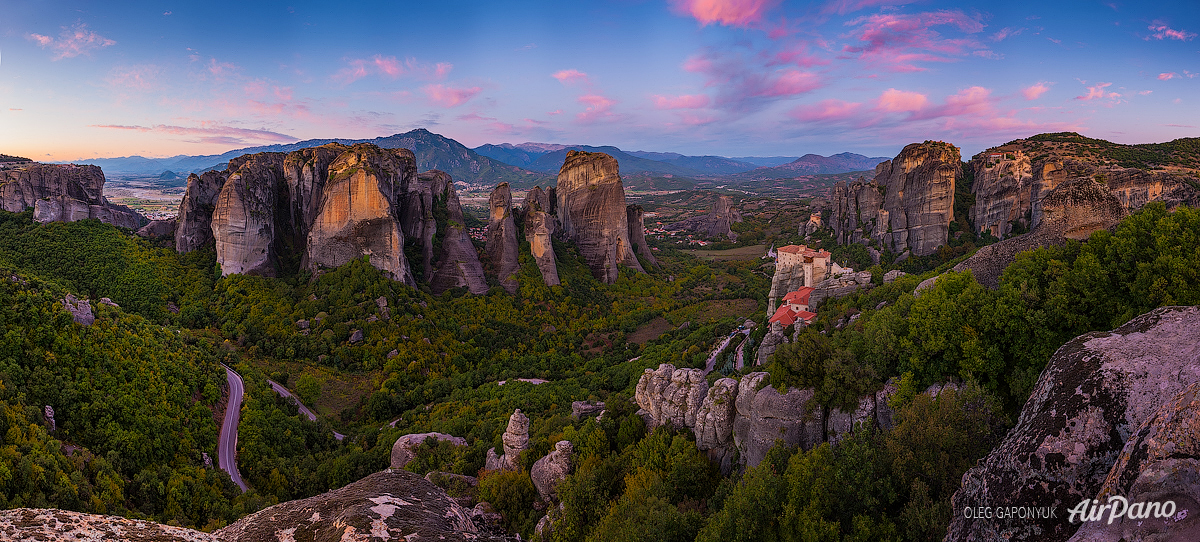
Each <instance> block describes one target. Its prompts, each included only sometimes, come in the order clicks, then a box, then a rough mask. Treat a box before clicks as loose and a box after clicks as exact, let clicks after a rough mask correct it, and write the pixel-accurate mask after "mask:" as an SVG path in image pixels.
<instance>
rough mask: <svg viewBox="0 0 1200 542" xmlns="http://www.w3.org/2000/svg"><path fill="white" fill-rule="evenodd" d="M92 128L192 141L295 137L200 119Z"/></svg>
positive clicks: (274, 140) (275, 140) (285, 140)
mask: <svg viewBox="0 0 1200 542" xmlns="http://www.w3.org/2000/svg"><path fill="white" fill-rule="evenodd" d="M91 127H92V128H106V129H112V130H128V131H135V132H149V133H162V134H171V135H179V136H196V137H198V138H199V139H196V140H192V142H194V143H220V144H230V143H232V144H238V145H240V144H243V143H246V142H250V141H257V142H263V141H266V142H270V143H293V142H295V141H296V138H294V137H292V136H289V135H287V134H281V133H279V132H272V131H270V130H266V129H260V130H252V129H248V128H236V127H232V126H228V125H225V124H222V123H219V122H216V121H201V122H200V126H172V125H167V124H156V125H154V126H136V125H134V126H127V125H121V124H93V125H91Z"/></svg>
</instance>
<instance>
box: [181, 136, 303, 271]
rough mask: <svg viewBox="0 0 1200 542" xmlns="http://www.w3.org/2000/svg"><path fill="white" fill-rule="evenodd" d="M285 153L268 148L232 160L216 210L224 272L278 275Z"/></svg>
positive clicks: (215, 225) (214, 217) (216, 231)
mask: <svg viewBox="0 0 1200 542" xmlns="http://www.w3.org/2000/svg"><path fill="white" fill-rule="evenodd" d="M283 158H284V154H283V153H278V152H274V153H266V152H264V153H259V154H251V155H246V156H242V157H240V158H237V159H234V160H230V161H229V169H228V170H227V171H229V172H230V173H229V178H228V180H226V181H225V185H224V186H222V187H221V192H220V193H219V194H218V195H217V200H216V205H215V207H214V209H213V214H212V232H213V237H214V238H215V239H216V241H217V262H219V263H220V264H221V273H223V274H225V275H229V274H231V273H241V274H250V275H263V276H268V277H273V276H275V275H276V272H277V266H278V262H279V259H278V254H277V252H276V250H277V248H278V245H277V244H276V242H275V233H276V224H275V220H276V216H275V209H276V198H277V197H278V192H279V187H280V186H281V185H282V184H283ZM177 227H178V226H177Z"/></svg>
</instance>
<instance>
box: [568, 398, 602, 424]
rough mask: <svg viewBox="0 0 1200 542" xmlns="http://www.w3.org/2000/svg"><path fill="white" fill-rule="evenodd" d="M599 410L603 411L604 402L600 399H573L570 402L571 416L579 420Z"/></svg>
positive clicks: (595, 413) (593, 414) (598, 412)
mask: <svg viewBox="0 0 1200 542" xmlns="http://www.w3.org/2000/svg"><path fill="white" fill-rule="evenodd" d="M601 412H604V403H603V402H601V401H573V402H572V403H571V416H574V417H575V418H578V419H580V420H582V419H584V418H590V417H592V416H595V415H597V414H600V413H601Z"/></svg>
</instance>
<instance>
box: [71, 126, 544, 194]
mask: <svg viewBox="0 0 1200 542" xmlns="http://www.w3.org/2000/svg"><path fill="white" fill-rule="evenodd" d="M335 142H336V143H342V144H345V145H353V144H354V143H373V144H375V145H378V146H380V147H383V148H387V149H399V148H406V149H411V150H412V151H413V153H414V154H416V156H417V169H418V170H420V171H428V170H431V169H440V170H442V171H445V172H446V173H449V174H450V176H451V177H454V180H456V181H462V182H466V183H469V184H484V185H494V184H499V183H502V182H508V183H511V184H513V185H514V186H516V187H528V186H533V185H534V184H537V183H544V182H545V181H544V179H545V178H546V175H544V174H541V173H537V172H534V171H529V170H526V169H522V168H520V167H517V166H514V165H510V164H508V163H504V162H502V161H499V160H496V159H493V158H488V157H486V156H481V155H480V154H478V153H476V152H475V151H472V150H471V149H468V148H467V147H466V146H464V145H463V144H462V143H459V142H457V141H455V140H453V139H450V138H448V137H444V136H441V135H438V134H435V133H433V132H430V131H429V130H426V129H424V128H419V129H416V130H412V131H410V132H406V133H403V134H395V135H391V136H387V137H377V138H375V139H308V140H305V141H299V142H296V143H289V144H286V145H264V146H259V147H246V148H244V149H236V150H232V151H229V152H226V153H224V154H213V155H205V156H184V155H180V156H172V157H170V158H145V157H141V156H126V157H121V158H97V159H91V160H81V161H79V162H78V163H81V164H94V165H97V166H100V167H101V168H103V169H104V170H105V171H106V172H108V173H117V174H142V175H149V174H152V175H158V174H159V173H161V172H163V171H164V170H167V171H173V172H178V173H179V174H186V173H199V172H202V171H205V170H209V169H214V168H215V169H224V168H225V166H226V163H227V162H228V161H229V160H230V159H232V158H237V157H238V156H241V155H243V154H255V153H260V152H291V151H295V150H299V149H304V148H308V147H316V146H320V145H325V144H327V143H335ZM557 172H558V171H557V169H556V170H555V173H557Z"/></svg>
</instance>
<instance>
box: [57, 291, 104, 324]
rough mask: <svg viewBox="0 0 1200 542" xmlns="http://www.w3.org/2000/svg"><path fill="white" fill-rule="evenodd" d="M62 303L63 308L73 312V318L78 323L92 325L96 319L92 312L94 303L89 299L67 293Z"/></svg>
mask: <svg viewBox="0 0 1200 542" xmlns="http://www.w3.org/2000/svg"><path fill="white" fill-rule="evenodd" d="M62 304H63V308H64V309H66V310H67V312H69V313H71V320H73V321H74V322H75V323H76V324H79V325H83V326H90V325H92V323H93V322H95V321H96V316H95V315H93V314H92V304H91V303H89V302H88V300H86V299H79V298H77V297H75V296H74V295H72V294H67V295H66V297H64V298H63V300H62Z"/></svg>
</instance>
